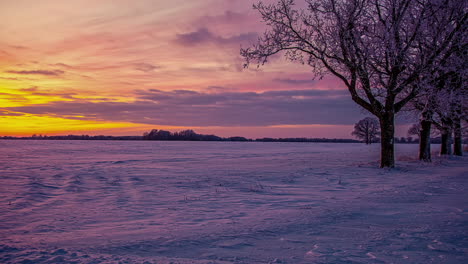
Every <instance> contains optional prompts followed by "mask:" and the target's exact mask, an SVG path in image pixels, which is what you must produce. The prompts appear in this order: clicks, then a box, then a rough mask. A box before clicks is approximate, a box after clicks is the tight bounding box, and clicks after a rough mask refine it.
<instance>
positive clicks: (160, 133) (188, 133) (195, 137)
mask: <svg viewBox="0 0 468 264" xmlns="http://www.w3.org/2000/svg"><path fill="white" fill-rule="evenodd" d="M0 139H12V140H15V139H28V140H160V141H233V142H330V143H359V142H362V141H359V140H354V139H340V138H258V139H248V138H245V137H219V136H216V135H203V134H198V133H196V132H195V131H193V130H191V129H189V130H183V131H179V132H174V133H173V132H170V131H166V130H158V129H153V130H151V131H149V132H145V133H144V134H143V135H142V136H105V135H98V136H89V135H66V136H47V135H41V134H37V135H36V134H35V135H32V136H30V137H11V136H4V137H0ZM395 143H409V144H417V143H418V139H413V138H411V137H408V138H405V137H401V138H395ZM433 143H440V138H434V139H433Z"/></svg>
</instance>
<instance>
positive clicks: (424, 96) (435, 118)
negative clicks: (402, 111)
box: [410, 1, 468, 161]
mask: <svg viewBox="0 0 468 264" xmlns="http://www.w3.org/2000/svg"><path fill="white" fill-rule="evenodd" d="M466 3H467V2H466V1H459V2H454V3H452V8H451V10H452V12H446V13H443V14H441V15H439V16H433V17H431V18H429V19H428V20H429V21H433V23H432V24H434V25H438V27H440V28H441V29H439V30H438V29H437V27H436V26H434V29H432V28H431V30H432V31H433V34H437V32H439V31H442V30H443V29H444V27H445V26H444V25H443V24H444V23H441V22H440V21H447V23H448V22H449V21H459V28H460V34H454V35H453V38H452V40H451V41H450V42H449V43H448V45H447V48H446V49H447V52H445V55H444V56H441V57H440V58H439V59H438V61H437V62H436V63H434V64H433V65H432V67H431V70H430V71H427V72H426V73H425V74H422V75H421V76H420V86H422V89H421V91H420V93H419V95H418V96H417V97H416V98H415V99H414V100H413V101H412V102H411V104H410V105H411V106H410V108H411V107H413V108H414V109H416V110H417V111H418V112H419V115H420V125H419V127H420V133H419V134H420V143H419V159H420V160H422V161H431V149H430V143H431V142H430V135H431V133H432V132H431V126H432V124H434V125H435V126H436V128H438V130H439V131H440V133H441V137H442V144H441V154H442V155H444V154H450V138H451V134H452V133H451V132H452V130H453V132H454V134H455V144H454V153H455V154H456V155H462V153H463V152H462V145H461V142H462V136H461V121H462V118H463V116H466V115H467V114H466V112H467V111H466V103H465V102H466V96H467V87H466V85H465V83H466V75H467V74H468V72H467V67H466V65H468V54H467V47H468V41H467V34H466V31H467V23H466V16H467V15H466Z"/></svg>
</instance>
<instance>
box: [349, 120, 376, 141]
mask: <svg viewBox="0 0 468 264" xmlns="http://www.w3.org/2000/svg"><path fill="white" fill-rule="evenodd" d="M379 133H380V127H379V121H378V120H377V119H375V118H372V117H366V118H364V119H362V120H359V122H357V123H356V124H355V125H354V131H353V132H352V133H351V135H354V136H355V137H356V138H359V139H362V140H363V141H364V143H366V145H369V144H371V143H372V142H375V141H376V139H377V138H378V134H379Z"/></svg>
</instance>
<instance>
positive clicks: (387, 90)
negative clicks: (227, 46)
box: [241, 0, 465, 167]
mask: <svg viewBox="0 0 468 264" xmlns="http://www.w3.org/2000/svg"><path fill="white" fill-rule="evenodd" d="M442 2H443V3H446V2H465V1H456V0H419V1H414V0H320V1H319V0H304V1H303V2H301V3H304V4H305V7H304V8H300V7H299V8H298V7H297V6H296V3H295V1H294V0H278V1H277V2H276V3H275V4H265V3H263V2H259V3H258V4H255V5H254V9H256V10H257V11H258V12H259V13H260V14H261V16H262V18H263V21H264V22H265V23H266V25H267V26H268V29H267V30H266V32H265V33H264V34H263V36H261V37H260V38H259V39H258V41H257V43H256V44H254V45H253V46H252V47H249V48H246V49H241V55H242V56H243V57H244V58H245V60H246V66H248V65H249V64H250V63H251V62H256V63H257V64H258V65H263V64H264V63H266V62H267V60H268V58H270V57H271V56H273V55H275V54H278V53H280V52H285V55H286V57H287V58H288V59H289V60H291V61H296V62H299V63H303V64H307V65H309V66H310V67H311V68H312V72H313V73H314V74H315V75H316V77H323V76H324V75H325V74H331V75H333V76H336V77H337V78H339V79H340V80H341V81H342V82H343V83H344V85H345V86H346V87H347V89H348V91H349V93H350V94H351V98H352V100H353V101H354V102H356V103H357V104H358V105H360V106H361V107H363V108H364V109H366V110H367V111H369V112H370V113H372V114H373V115H375V116H376V117H377V118H378V119H379V123H380V128H381V161H380V167H394V166H395V158H394V142H393V140H394V131H395V121H394V119H395V114H396V113H398V112H399V111H400V110H401V109H402V108H403V107H404V106H405V105H406V104H407V103H408V102H409V101H411V100H412V99H413V98H414V97H415V96H416V95H418V93H419V91H420V88H421V86H420V85H418V81H419V77H420V76H421V75H422V74H424V73H425V72H426V71H428V70H429V68H430V67H431V66H432V65H433V64H434V63H436V62H437V61H438V60H439V58H440V57H441V56H444V55H445V53H446V51H447V49H446V47H447V46H449V44H450V42H451V41H452V39H453V38H454V36H455V35H456V34H457V32H459V31H460V25H459V24H460V21H458V20H457V19H458V18H453V19H452V20H450V21H449V22H450V23H447V21H446V19H444V20H443V21H439V22H437V23H444V27H441V26H439V25H433V21H429V20H430V19H429V18H431V17H433V16H437V15H439V14H443V13H447V12H451V8H453V5H448V4H441V3H442ZM442 17H444V18H445V17H446V16H442ZM435 31H437V32H435ZM435 33H436V34H435Z"/></svg>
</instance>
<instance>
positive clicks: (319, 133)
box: [0, 0, 365, 138]
mask: <svg viewBox="0 0 468 264" xmlns="http://www.w3.org/2000/svg"><path fill="white" fill-rule="evenodd" d="M254 2H256V1H250V0H249V1H232V0H195V1H185V0H172V1H154V0H140V1H130V0H113V1H110V0H103V1H94V0H77V1H61V0H43V1H40V4H39V2H37V1H32V0H16V1H2V2H0V15H1V16H2V27H0V136H24V135H32V134H47V135H57V134H61V135H62V134H89V135H96V134H107V135H141V134H143V132H145V131H148V130H150V129H153V128H156V129H167V130H171V131H177V130H182V129H187V128H191V129H194V130H195V131H196V132H199V133H206V134H217V135H220V136H245V137H252V138H257V137H341V138H350V137H351V136H350V132H351V130H352V127H353V124H354V123H355V122H357V121H358V120H359V119H360V118H361V117H363V116H364V115H365V113H364V112H363V110H361V109H359V108H358V107H357V106H356V105H355V104H354V103H353V102H352V101H351V99H350V97H349V95H348V94H347V91H346V90H345V89H344V88H343V86H342V85H341V84H340V83H339V82H338V81H337V80H335V79H333V78H331V77H325V78H324V79H323V80H320V81H319V80H313V75H312V74H311V73H310V69H309V68H308V67H307V66H304V65H299V64H294V63H291V62H287V61H286V60H284V59H283V58H281V57H278V58H273V59H272V60H271V63H268V64H267V65H264V66H262V67H260V68H257V67H255V66H253V67H250V68H248V69H244V68H243V60H242V58H241V57H240V55H239V49H240V47H247V46H249V45H251V44H252V43H254V42H255V40H256V39H257V38H258V36H259V35H260V34H262V32H263V31H264V29H265V28H264V27H265V26H264V25H263V24H262V23H261V20H260V18H259V16H258V15H257V14H256V11H255V10H252V4H253V3H254Z"/></svg>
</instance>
